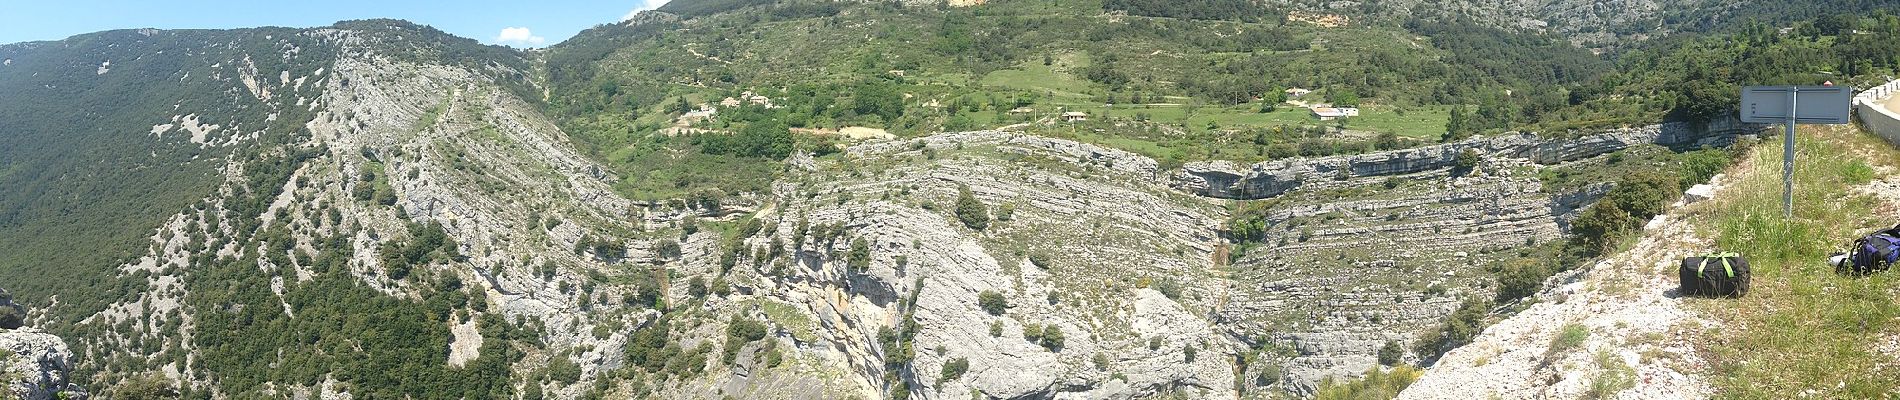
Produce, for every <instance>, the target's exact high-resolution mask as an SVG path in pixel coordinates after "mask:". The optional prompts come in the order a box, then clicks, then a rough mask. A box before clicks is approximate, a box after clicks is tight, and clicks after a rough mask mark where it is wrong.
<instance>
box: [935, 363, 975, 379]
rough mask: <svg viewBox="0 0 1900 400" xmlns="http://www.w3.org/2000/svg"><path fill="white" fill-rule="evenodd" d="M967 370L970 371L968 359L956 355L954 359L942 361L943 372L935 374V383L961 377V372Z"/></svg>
mask: <svg viewBox="0 0 1900 400" xmlns="http://www.w3.org/2000/svg"><path fill="white" fill-rule="evenodd" d="M969 371H970V359H968V358H963V357H957V358H955V359H951V360H950V361H947V362H944V363H943V373H942V374H939V375H937V384H938V385H943V383H944V382H946V381H953V380H956V379H957V378H961V377H963V373H965V372H969Z"/></svg>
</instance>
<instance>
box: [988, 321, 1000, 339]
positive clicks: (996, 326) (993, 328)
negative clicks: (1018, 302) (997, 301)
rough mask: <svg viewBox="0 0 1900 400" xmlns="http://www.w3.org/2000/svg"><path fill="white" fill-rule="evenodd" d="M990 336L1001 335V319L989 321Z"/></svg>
mask: <svg viewBox="0 0 1900 400" xmlns="http://www.w3.org/2000/svg"><path fill="white" fill-rule="evenodd" d="M990 337H1003V321H1002V320H997V321H995V322H990Z"/></svg>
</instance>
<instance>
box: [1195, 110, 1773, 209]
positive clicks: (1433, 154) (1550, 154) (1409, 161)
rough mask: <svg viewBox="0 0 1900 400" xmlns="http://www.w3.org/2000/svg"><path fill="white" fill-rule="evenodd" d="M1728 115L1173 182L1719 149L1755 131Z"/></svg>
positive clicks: (1230, 185)
mask: <svg viewBox="0 0 1900 400" xmlns="http://www.w3.org/2000/svg"><path fill="white" fill-rule="evenodd" d="M1761 128H1762V126H1761V125H1757V124H1744V123H1741V122H1740V121H1739V120H1736V119H1734V118H1727V119H1721V120H1715V121H1709V122H1699V123H1690V122H1671V123H1665V124H1657V125H1650V126H1644V127H1635V128H1620V129H1612V130H1608V131H1603V132H1598V133H1593V134H1588V135H1583V136H1579V137H1575V138H1568V139H1566V138H1549V139H1546V138H1543V137H1540V136H1538V135H1536V134H1531V133H1514V134H1505V135H1501V136H1496V137H1478V138H1472V139H1468V140H1465V141H1463V142H1458V143H1451V144H1442V145H1435V146H1426V147H1420V148H1414V149H1405V150H1391V151H1382V152H1376V153H1368V154H1359V155H1350V156H1332V157H1318V158H1302V159H1292V160H1275V161H1267V162H1262V163H1258V164H1254V165H1250V166H1245V167H1242V166H1238V165H1236V164H1234V163H1232V162H1227V161H1203V162H1193V163H1188V164H1187V165H1184V166H1182V169H1181V171H1180V172H1178V173H1176V174H1175V175H1174V176H1173V181H1172V182H1171V185H1172V186H1174V187H1175V188H1177V189H1181V190H1185V191H1188V192H1191V193H1195V194H1199V195H1202V196H1208V197H1216V198H1223V199H1243V200H1251V199H1264V198H1271V197H1275V196H1279V195H1282V194H1285V193H1286V192H1288V191H1292V190H1295V189H1298V188H1300V187H1301V186H1304V185H1307V184H1310V183H1312V182H1313V181H1315V180H1332V179H1336V178H1338V177H1369V176H1388V175H1402V174H1410V173H1418V172H1424V171H1429V170H1434V169H1443V168H1449V167H1451V166H1452V165H1453V164H1454V163H1455V162H1456V161H1457V157H1458V155H1459V154H1460V153H1463V152H1465V151H1473V152H1476V153H1478V154H1479V155H1481V156H1485V157H1500V158H1516V159H1525V160H1530V161H1532V162H1535V163H1539V164H1556V163H1562V162H1566V161H1572V160H1577V159H1582V158H1588V157H1594V156H1597V155H1600V154H1604V153H1609V152H1613V151H1617V150H1622V149H1625V148H1629V147H1630V146H1635V145H1639V144H1646V143H1654V144H1659V145H1664V146H1670V147H1678V148H1693V147H1700V146H1710V145H1713V146H1723V145H1727V144H1728V143H1730V142H1732V141H1734V139H1735V137H1736V136H1738V135H1747V134H1753V133H1754V132H1756V131H1759V130H1761Z"/></svg>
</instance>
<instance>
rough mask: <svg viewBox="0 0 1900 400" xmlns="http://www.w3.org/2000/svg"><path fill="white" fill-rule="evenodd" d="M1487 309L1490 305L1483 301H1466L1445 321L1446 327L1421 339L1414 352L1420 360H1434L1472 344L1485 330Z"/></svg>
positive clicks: (1441, 326)
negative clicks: (1447, 352) (1472, 340)
mask: <svg viewBox="0 0 1900 400" xmlns="http://www.w3.org/2000/svg"><path fill="white" fill-rule="evenodd" d="M1486 308H1489V305H1488V304H1486V303H1484V302H1483V301H1479V300H1477V299H1465V302H1464V303H1463V304H1461V305H1459V306H1458V310H1457V311H1452V313H1451V316H1450V317H1448V318H1446V319H1445V323H1444V325H1440V326H1439V328H1438V329H1437V330H1434V331H1432V332H1430V333H1427V334H1425V337H1423V338H1421V339H1419V343H1418V345H1416V346H1412V351H1414V352H1417V353H1418V356H1419V358H1423V359H1427V360H1432V359H1437V358H1438V356H1439V355H1441V354H1444V352H1446V351H1449V350H1451V349H1453V348H1457V347H1458V346H1463V345H1465V344H1467V343H1471V339H1472V338H1475V337H1477V336H1478V333H1479V332H1482V331H1483V330H1484V318H1485V316H1486V315H1488V312H1487V311H1486Z"/></svg>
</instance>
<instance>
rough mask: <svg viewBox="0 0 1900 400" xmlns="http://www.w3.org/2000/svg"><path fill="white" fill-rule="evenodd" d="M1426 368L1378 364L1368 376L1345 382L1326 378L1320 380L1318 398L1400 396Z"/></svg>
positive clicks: (1370, 399) (1344, 399) (1350, 399)
mask: <svg viewBox="0 0 1900 400" xmlns="http://www.w3.org/2000/svg"><path fill="white" fill-rule="evenodd" d="M1424 373H1425V371H1424V370H1421V369H1418V368H1417V367H1413V366H1410V365H1400V366H1397V367H1392V369H1391V370H1390V371H1387V370H1386V369H1384V368H1380V367H1377V366H1374V367H1372V369H1371V370H1368V371H1366V376H1363V377H1360V378H1359V379H1352V380H1347V381H1344V382H1340V381H1334V380H1333V378H1326V379H1325V380H1322V381H1320V384H1319V393H1317V394H1314V395H1313V398H1314V399H1316V400H1375V399H1392V398H1398V397H1399V392H1401V391H1405V387H1407V386H1411V385H1412V382H1416V381H1418V377H1419V375H1423V374H1424Z"/></svg>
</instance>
